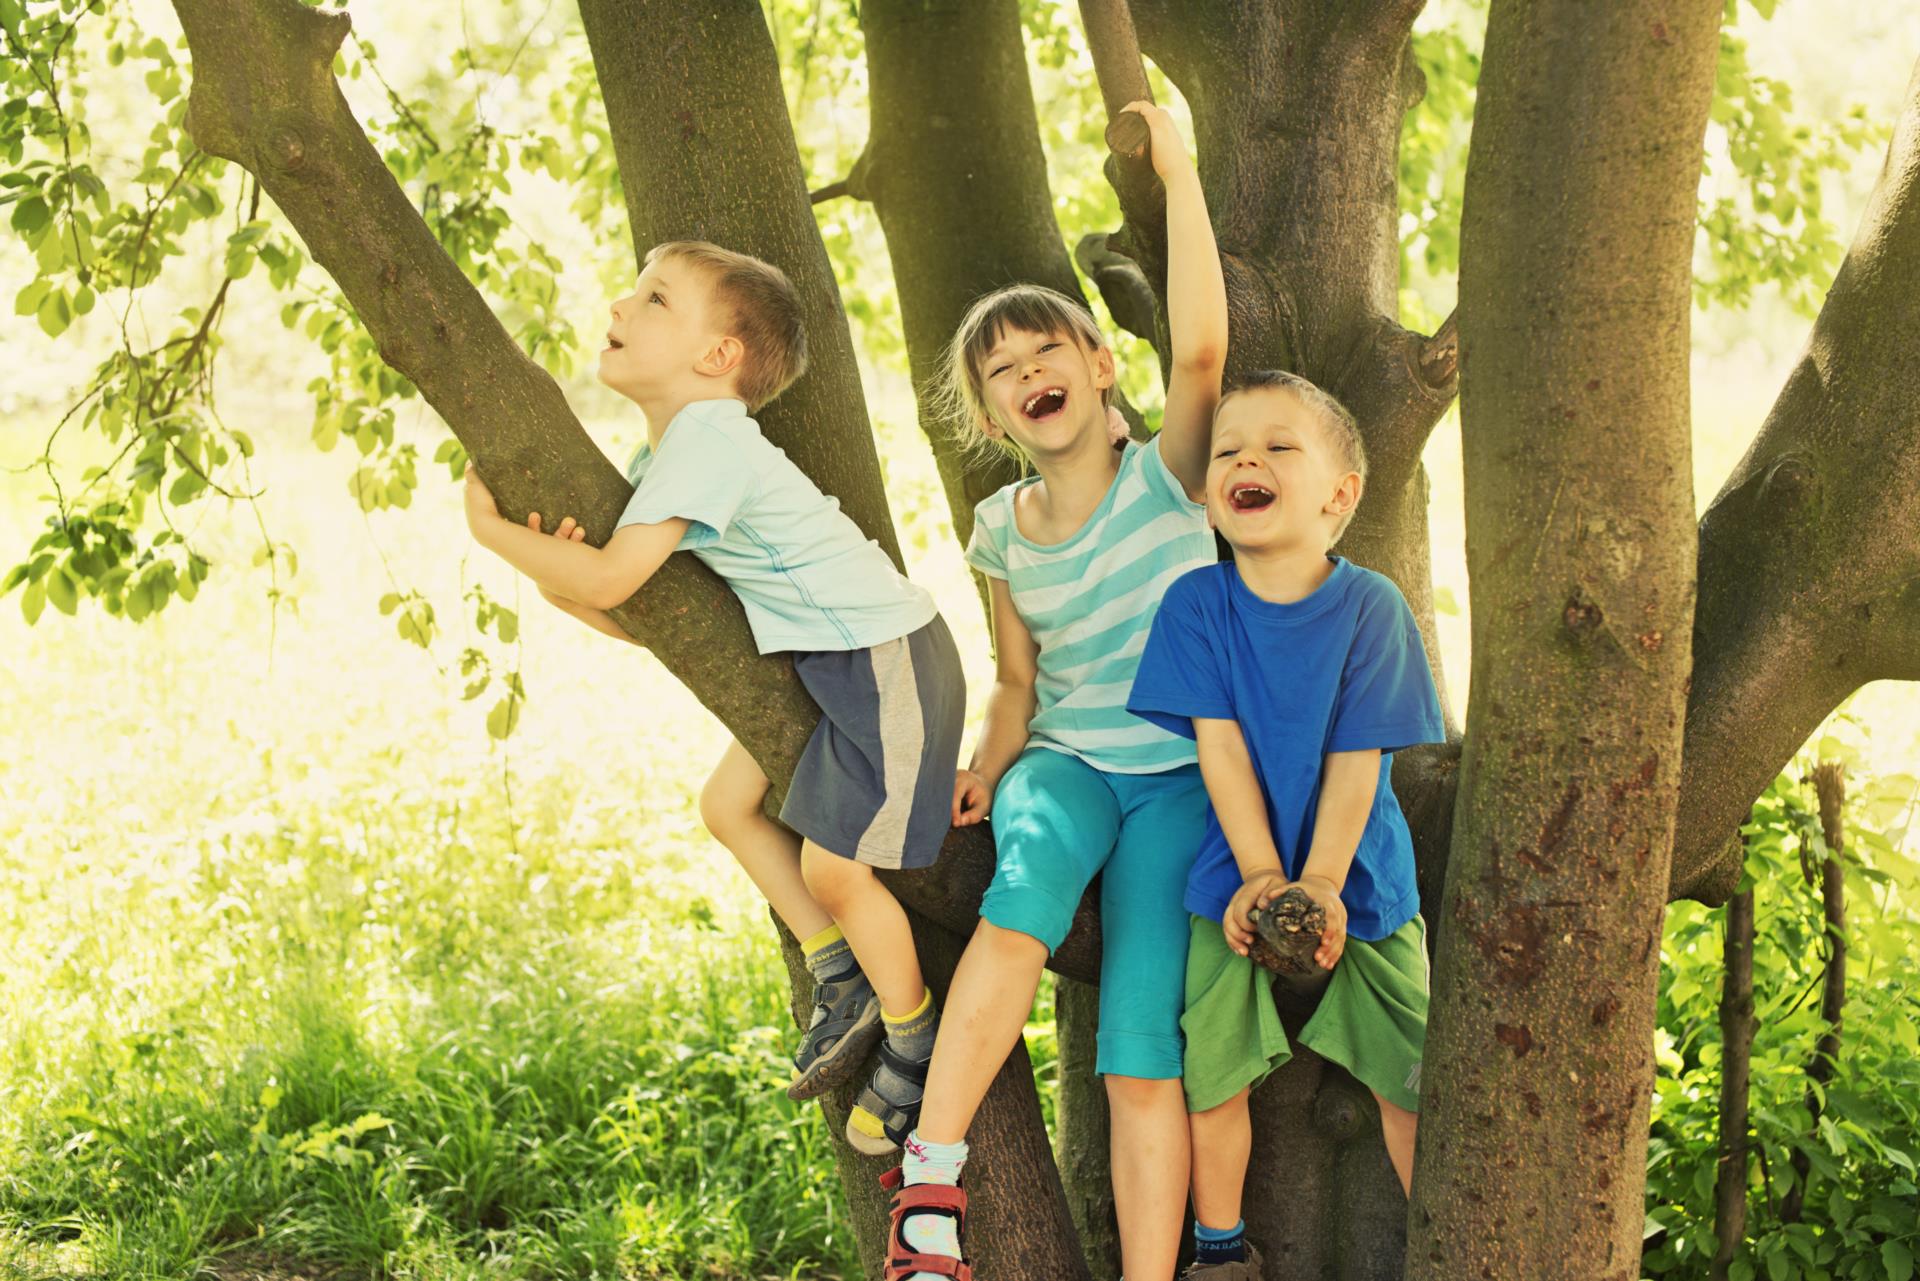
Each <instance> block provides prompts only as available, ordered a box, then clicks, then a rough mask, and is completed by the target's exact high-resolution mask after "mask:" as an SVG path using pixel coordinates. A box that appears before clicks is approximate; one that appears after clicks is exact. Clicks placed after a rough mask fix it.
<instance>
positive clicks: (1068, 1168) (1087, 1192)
mask: <svg viewBox="0 0 1920 1281" xmlns="http://www.w3.org/2000/svg"><path fill="white" fill-rule="evenodd" d="M1099 1013H1100V989H1099V988H1098V987H1095V986H1094V985H1093V984H1091V983H1081V982H1078V981H1077V980H1074V979H1065V978H1063V979H1057V980H1055V982H1054V987H1053V1024H1054V1035H1055V1038H1056V1041H1057V1044H1058V1045H1059V1047H1060V1084H1059V1094H1058V1097H1057V1101H1056V1103H1055V1105H1054V1130H1055V1133H1054V1138H1053V1159H1054V1163H1055V1164H1056V1165H1058V1166H1059V1167H1060V1181H1061V1182H1062V1183H1063V1184H1065V1185H1066V1189H1067V1206H1068V1208H1069V1209H1071V1210H1072V1211H1073V1224H1074V1227H1075V1228H1077V1229H1078V1230H1079V1233H1080V1252H1081V1254H1083V1255H1085V1256H1086V1260H1087V1271H1088V1273H1089V1274H1090V1276H1091V1277H1092V1281H1114V1278H1115V1277H1117V1276H1119V1275H1120V1225H1119V1223H1118V1221H1117V1220H1116V1219H1115V1218H1114V1209H1113V1178H1112V1176H1111V1174H1110V1172H1109V1170H1108V1163H1107V1145H1108V1143H1109V1142H1110V1141H1111V1136H1112V1127H1111V1126H1110V1125H1109V1124H1108V1118H1107V1091H1106V1088H1105V1087H1104V1086H1103V1085H1102V1084H1101V1083H1100V1078H1099V1077H1098V1076H1096V1075H1095V1074H1094V1071H1093V1064H1094V1052H1095V1049H1096V1046H1095V1044H1094V1036H1095V1033H1096V1032H1097V1031H1098V1030H1099V1026H1098V1024H1099Z"/></svg>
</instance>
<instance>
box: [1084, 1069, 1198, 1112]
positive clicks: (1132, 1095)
mask: <svg viewBox="0 0 1920 1281" xmlns="http://www.w3.org/2000/svg"><path fill="white" fill-rule="evenodd" d="M1104 1079H1105V1081H1106V1084H1107V1106H1108V1107H1110V1108H1112V1109H1113V1110H1114V1111H1115V1112H1127V1113H1133V1114H1139V1113H1143V1112H1157V1111H1164V1110H1167V1109H1176V1108H1177V1109H1178V1110H1180V1111H1182V1112H1184V1111H1185V1110H1186V1108H1185V1104H1184V1103H1183V1102H1182V1100H1183V1099H1184V1097H1185V1096H1184V1095H1183V1094H1182V1093H1181V1091H1180V1079H1179V1078H1178V1077H1174V1078H1172V1079H1170V1080H1153V1079H1149V1078H1147V1077H1138V1076H1115V1075H1113V1074H1112V1073H1109V1074H1108V1075H1107V1076H1106V1077H1105V1078H1104Z"/></svg>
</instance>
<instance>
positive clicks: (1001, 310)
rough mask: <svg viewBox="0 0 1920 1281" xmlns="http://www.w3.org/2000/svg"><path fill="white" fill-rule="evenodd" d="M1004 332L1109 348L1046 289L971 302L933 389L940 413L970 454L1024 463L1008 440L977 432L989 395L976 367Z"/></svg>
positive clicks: (1073, 304) (1078, 308)
mask: <svg viewBox="0 0 1920 1281" xmlns="http://www.w3.org/2000/svg"><path fill="white" fill-rule="evenodd" d="M1008 329H1014V330H1020V331H1023V332H1026V333H1032V334H1056V333H1061V334H1068V335H1070V336H1071V337H1072V338H1073V339H1074V340H1075V341H1077V342H1078V343H1079V344H1080V345H1081V346H1083V347H1085V348H1086V349H1087V350H1088V351H1098V350H1100V348H1102V347H1105V346H1106V345H1107V340H1106V337H1105V335H1103V334H1102V333H1101V332H1100V326H1099V325H1098V324H1096V323H1095V322H1094V319H1093V314H1092V313H1091V312H1089V311H1088V310H1087V309H1086V308H1085V307H1084V306H1082V305H1081V304H1080V303H1079V302H1077V301H1075V300H1074V299H1072V298H1069V297H1067V296H1066V295H1065V294H1063V293H1061V292H1060V291H1059V290H1057V289H1049V288H1047V287H1046V286H1045V285H1027V284H1022V285H1007V286H1005V287H1003V288H1000V289H996V290H994V291H993V292H992V293H990V294H987V295H985V296H983V297H981V298H977V299H975V300H974V303H973V306H971V307H969V308H967V314H966V315H965V316H964V317H962V319H961V321H960V328H959V329H957V330H955V331H954V335H953V341H952V342H950V343H948V344H947V367H946V369H945V370H944V371H942V373H941V374H940V377H939V380H938V382H937V384H936V385H935V387H934V397H935V400H936V402H937V404H938V405H939V408H940V410H941V411H942V412H943V413H944V414H946V415H947V416H948V417H950V418H953V419H955V420H956V422H955V427H954V429H955V432H956V434H957V435H958V437H959V443H960V445H961V446H962V448H964V449H966V450H968V451H979V452H991V451H993V450H995V449H999V450H1002V451H1004V452H1006V453H1009V454H1011V455H1013V456H1014V458H1016V459H1018V460H1020V461H1021V462H1023V463H1024V462H1025V461H1026V460H1025V458H1024V456H1023V455H1022V454H1021V452H1020V447H1019V446H1018V445H1016V444H1014V443H1013V442H1012V441H1011V440H995V439H994V438H993V437H990V436H988V435H987V434H986V433H985V432H983V431H981V430H980V421H981V420H982V419H983V418H986V417H987V394H986V386H985V382H984V380H983V379H982V378H981V376H980V362H981V361H982V360H984V359H985V358H986V355H987V353H988V352H989V351H991V350H993V345H994V344H995V343H996V342H998V341H999V340H1000V335H1001V333H1002V332H1003V331H1005V330H1008ZM1112 397H1113V389H1112V388H1111V387H1107V388H1103V389H1102V390H1101V392H1100V403H1101V404H1102V405H1106V404H1109V403H1111V401H1112Z"/></svg>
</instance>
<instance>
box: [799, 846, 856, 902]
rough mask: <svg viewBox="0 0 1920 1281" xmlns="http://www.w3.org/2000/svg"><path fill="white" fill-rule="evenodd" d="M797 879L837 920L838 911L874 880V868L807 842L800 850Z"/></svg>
mask: <svg viewBox="0 0 1920 1281" xmlns="http://www.w3.org/2000/svg"><path fill="white" fill-rule="evenodd" d="M800 877H801V879H802V880H804V881H805V882H806V883H807V893H809V894H811V895H813V899H814V902H816V903H818V904H819V905H820V906H821V907H824V908H826V909H827V914H828V915H829V916H832V917H835V918H836V919H837V918H838V917H839V916H840V909H841V908H842V907H843V906H844V905H845V904H847V903H848V902H850V901H851V900H852V899H853V898H854V896H855V895H857V894H858V893H859V892H860V891H861V890H862V889H864V888H866V886H867V885H868V884H869V883H870V882H871V881H872V880H873V869H872V868H870V867H868V866H867V865H866V864H865V863H856V862H854V861H853V860H852V859H850V858H842V857H841V856H840V855H838V854H835V853H832V852H831V851H828V850H824V849H821V848H820V847H819V846H818V845H815V844H814V843H813V842H812V841H808V842H807V843H806V844H805V845H804V846H802V847H801V850H800Z"/></svg>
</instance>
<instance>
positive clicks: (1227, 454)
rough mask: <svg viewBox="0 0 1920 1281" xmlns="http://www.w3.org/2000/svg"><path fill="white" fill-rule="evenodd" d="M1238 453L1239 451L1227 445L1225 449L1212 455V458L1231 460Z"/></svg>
mask: <svg viewBox="0 0 1920 1281" xmlns="http://www.w3.org/2000/svg"><path fill="white" fill-rule="evenodd" d="M1239 452H1240V451H1239V450H1237V449H1235V448H1234V447H1233V446H1232V445H1228V446H1227V447H1226V448H1225V449H1222V450H1220V451H1219V452H1218V453H1216V454H1214V457H1215V458H1231V457H1233V456H1234V455H1235V454H1237V453H1239Z"/></svg>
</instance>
